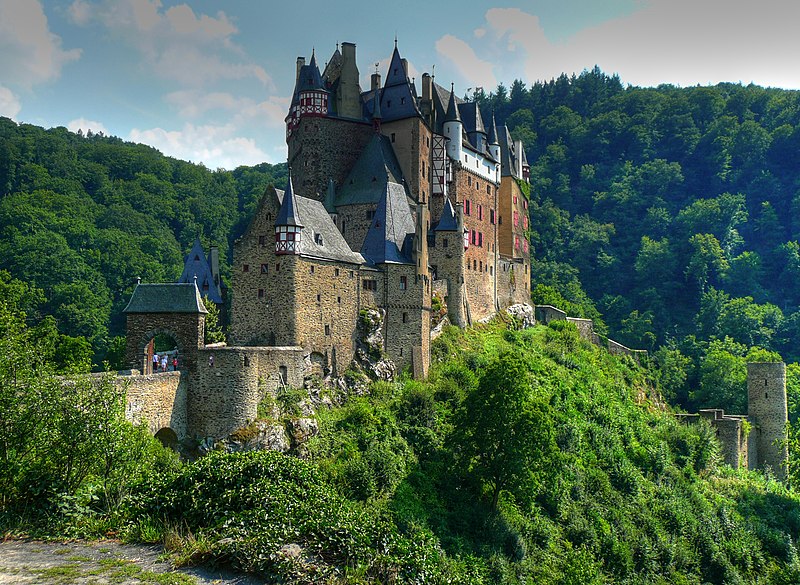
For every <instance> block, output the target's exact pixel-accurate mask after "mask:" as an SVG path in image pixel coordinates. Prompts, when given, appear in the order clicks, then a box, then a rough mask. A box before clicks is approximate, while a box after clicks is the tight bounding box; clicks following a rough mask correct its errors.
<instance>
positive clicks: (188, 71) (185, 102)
mask: <svg viewBox="0 0 800 585" xmlns="http://www.w3.org/2000/svg"><path fill="white" fill-rule="evenodd" d="M334 6H335V7H338V8H337V9H334V8H333V7H334ZM423 15H424V16H423ZM798 22H800V2H794V1H791V0H759V1H757V2H756V1H746V2H745V1H741V0H560V1H559V2H554V1H552V0H529V1H516V2H515V1H508V2H505V3H503V4H497V5H495V4H494V3H493V2H482V1H478V0H462V1H461V2H460V3H458V4H455V3H451V2H432V1H431V0H425V1H419V0H402V1H397V0H392V1H390V2H386V1H379V2H367V1H364V0H359V1H354V0H339V1H338V2H331V1H330V0H328V1H325V2H321V1H318V0H303V1H301V2H299V1H297V0H294V1H288V2H276V1H274V0H225V1H212V0H184V1H181V0H0V116H6V117H10V118H12V119H13V120H15V121H17V122H20V123H23V122H24V123H30V124H36V125H39V126H44V127H47V128H49V127H53V126H65V127H67V128H69V129H71V130H73V131H77V130H78V129H79V128H80V129H83V130H84V132H85V131H86V130H88V129H91V130H92V131H93V132H103V133H105V134H107V135H114V136H118V137H120V138H122V139H124V140H131V141H134V142H143V143H146V144H150V145H152V146H154V147H155V148H157V149H159V150H160V151H161V152H163V153H164V154H167V155H169V156H173V157H176V158H180V159H184V160H191V161H193V162H196V163H203V164H205V165H206V166H207V167H209V168H212V169H215V168H226V169H232V168H235V167H237V166H239V165H254V164H258V163H261V162H269V163H279V162H282V161H284V160H285V159H286V143H285V130H284V117H285V115H286V112H287V109H288V106H289V99H290V96H291V93H292V90H293V88H294V76H295V61H296V59H297V57H298V56H305V57H306V58H307V59H308V58H310V56H311V52H312V50H314V51H315V52H316V55H317V60H318V62H319V63H320V66H321V67H324V64H325V62H326V61H327V60H328V59H329V58H330V55H331V54H332V53H333V51H334V50H335V48H336V44H337V43H339V42H342V41H347V42H353V43H355V44H356V47H357V49H356V50H357V53H356V57H357V60H358V65H359V72H360V74H361V78H362V87H368V86H369V81H368V79H369V76H370V74H371V73H373V72H374V71H375V67H376V64H377V67H378V70H379V71H380V72H381V74H382V75H383V76H384V77H385V73H386V71H385V69H386V67H387V66H388V60H389V57H390V56H391V52H392V49H393V47H394V40H395V37H396V38H397V42H398V48H399V50H400V53H401V55H402V56H403V57H405V58H406V59H408V61H409V64H410V67H409V69H410V74H411V75H412V76H413V77H415V78H416V79H417V84H418V88H419V80H420V77H421V75H422V73H424V72H433V73H434V74H435V77H436V81H437V83H439V84H441V85H443V86H445V87H447V86H448V85H449V84H450V83H451V82H452V83H455V87H456V93H457V94H459V95H464V94H465V93H471V90H472V89H474V88H478V87H481V88H483V89H484V91H486V92H487V93H489V92H491V91H492V90H494V89H495V88H496V87H497V85H498V84H499V83H503V84H504V85H506V86H507V87H508V86H510V85H511V83H512V82H513V81H514V80H515V79H521V80H522V81H523V82H525V83H526V84H528V85H530V84H531V83H533V82H535V81H537V80H543V81H546V80H549V79H551V78H554V77H557V76H558V75H560V74H561V73H562V72H564V73H567V74H568V75H569V74H572V73H576V74H579V73H580V72H581V71H583V70H584V69H591V68H592V67H594V66H595V65H598V66H599V67H600V68H601V69H602V70H603V71H605V72H606V73H608V74H614V73H616V74H618V75H619V76H620V78H621V80H622V82H623V84H626V85H628V84H629V85H636V86H654V85H659V84H661V83H669V84H674V85H679V86H684V87H686V86H692V85H698V84H699V85H708V84H715V83H718V82H723V81H730V82H741V83H744V84H748V83H756V84H758V85H764V86H772V87H783V88H789V89H800V67H798V65H797V57H798V56H800V35H799V34H797V32H796V27H797V23H798Z"/></svg>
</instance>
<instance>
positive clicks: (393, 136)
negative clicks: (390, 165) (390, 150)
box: [392, 132, 395, 142]
mask: <svg viewBox="0 0 800 585" xmlns="http://www.w3.org/2000/svg"><path fill="white" fill-rule="evenodd" d="M394 138H395V135H394V132H392V142H394Z"/></svg>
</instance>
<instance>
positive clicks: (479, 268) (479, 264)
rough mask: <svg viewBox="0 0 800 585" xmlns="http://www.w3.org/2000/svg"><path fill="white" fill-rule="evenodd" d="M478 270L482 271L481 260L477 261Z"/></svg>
mask: <svg viewBox="0 0 800 585" xmlns="http://www.w3.org/2000/svg"><path fill="white" fill-rule="evenodd" d="M478 270H480V271H481V272H483V260H481V261H480V262H478Z"/></svg>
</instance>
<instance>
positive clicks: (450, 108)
mask: <svg viewBox="0 0 800 585" xmlns="http://www.w3.org/2000/svg"><path fill="white" fill-rule="evenodd" d="M458 110H459V108H458V104H456V92H455V90H454V89H453V86H452V85H451V86H450V99H448V100H447V113H446V114H445V115H444V121H445V122H461V116H460V112H459V111H458Z"/></svg>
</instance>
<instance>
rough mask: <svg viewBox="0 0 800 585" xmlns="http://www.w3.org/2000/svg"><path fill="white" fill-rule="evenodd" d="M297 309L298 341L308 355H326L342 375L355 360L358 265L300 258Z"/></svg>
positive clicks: (328, 366) (295, 300)
mask: <svg viewBox="0 0 800 585" xmlns="http://www.w3.org/2000/svg"><path fill="white" fill-rule="evenodd" d="M295 266H296V270H295V275H294V283H295V284H294V286H295V289H294V291H293V292H294V295H295V299H294V303H293V304H294V306H295V307H296V314H295V318H296V319H297V339H296V341H295V342H294V343H295V344H297V345H300V346H302V347H303V348H305V349H306V351H308V352H312V353H316V354H318V355H319V356H324V359H325V363H326V367H327V368H331V369H332V371H333V373H334V374H342V373H343V372H344V371H345V370H346V369H347V367H348V366H349V365H350V362H351V361H352V359H353V353H354V348H355V338H356V323H357V322H358V311H359V293H360V287H359V278H358V276H359V273H360V271H359V270H358V268H359V267H358V266H357V265H351V264H346V263H344V262H341V263H335V262H326V261H322V260H311V259H307V258H298V259H297V262H296V263H295Z"/></svg>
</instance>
